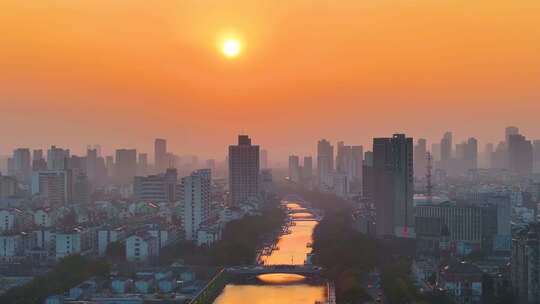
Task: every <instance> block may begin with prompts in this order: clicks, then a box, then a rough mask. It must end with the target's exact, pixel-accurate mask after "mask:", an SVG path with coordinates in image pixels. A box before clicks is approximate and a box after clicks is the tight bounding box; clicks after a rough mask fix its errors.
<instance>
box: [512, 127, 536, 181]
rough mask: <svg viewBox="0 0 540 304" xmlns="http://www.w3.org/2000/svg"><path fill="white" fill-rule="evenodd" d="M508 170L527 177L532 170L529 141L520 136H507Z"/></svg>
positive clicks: (531, 151) (531, 150)
mask: <svg viewBox="0 0 540 304" xmlns="http://www.w3.org/2000/svg"><path fill="white" fill-rule="evenodd" d="M508 159H509V162H508V164H509V169H510V171H512V172H513V173H516V174H519V175H523V176H528V175H530V174H531V173H532V169H533V147H532V144H531V141H529V140H527V139H526V138H525V136H523V135H520V134H511V135H509V136H508Z"/></svg>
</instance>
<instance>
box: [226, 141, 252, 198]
mask: <svg viewBox="0 0 540 304" xmlns="http://www.w3.org/2000/svg"><path fill="white" fill-rule="evenodd" d="M229 190H230V195H231V205H232V206H238V205H239V204H241V203H243V202H244V201H245V200H246V199H248V198H250V197H254V196H256V195H257V194H258V191H259V146H256V145H252V144H251V139H250V138H249V136H247V135H239V136H238V145H231V146H229Z"/></svg>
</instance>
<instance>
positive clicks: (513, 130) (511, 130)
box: [504, 127, 519, 145]
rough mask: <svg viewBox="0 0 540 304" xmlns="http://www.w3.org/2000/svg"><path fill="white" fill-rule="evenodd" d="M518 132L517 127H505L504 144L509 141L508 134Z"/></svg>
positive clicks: (516, 133)
mask: <svg viewBox="0 0 540 304" xmlns="http://www.w3.org/2000/svg"><path fill="white" fill-rule="evenodd" d="M518 134H519V128H518V127H506V129H504V139H505V141H506V144H507V145H508V142H509V141H510V135H518Z"/></svg>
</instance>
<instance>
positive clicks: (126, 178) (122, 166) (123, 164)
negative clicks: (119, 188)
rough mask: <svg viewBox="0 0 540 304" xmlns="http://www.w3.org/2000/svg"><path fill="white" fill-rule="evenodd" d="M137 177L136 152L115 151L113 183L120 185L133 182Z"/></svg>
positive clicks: (131, 150)
mask: <svg viewBox="0 0 540 304" xmlns="http://www.w3.org/2000/svg"><path fill="white" fill-rule="evenodd" d="M135 175H137V150H135V149H118V150H116V163H115V181H116V182H117V183H119V184H122V185H127V184H130V183H131V182H133V178H134V177H135Z"/></svg>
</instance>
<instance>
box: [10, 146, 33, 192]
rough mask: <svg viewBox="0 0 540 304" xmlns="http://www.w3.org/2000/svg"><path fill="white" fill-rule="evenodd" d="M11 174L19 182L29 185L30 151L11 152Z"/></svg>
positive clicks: (18, 150) (23, 149) (17, 150)
mask: <svg viewBox="0 0 540 304" xmlns="http://www.w3.org/2000/svg"><path fill="white" fill-rule="evenodd" d="M13 171H14V172H13V173H14V175H15V177H17V179H18V180H19V181H20V182H23V183H29V182H30V174H31V172H32V167H31V162H30V149H26V148H19V149H16V150H15V151H13Z"/></svg>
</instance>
